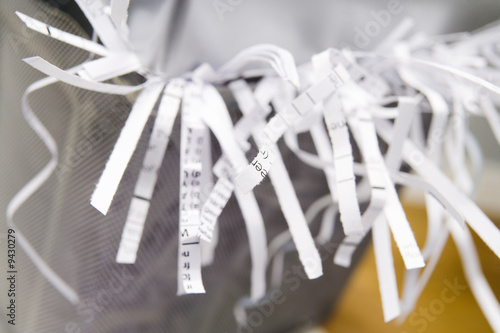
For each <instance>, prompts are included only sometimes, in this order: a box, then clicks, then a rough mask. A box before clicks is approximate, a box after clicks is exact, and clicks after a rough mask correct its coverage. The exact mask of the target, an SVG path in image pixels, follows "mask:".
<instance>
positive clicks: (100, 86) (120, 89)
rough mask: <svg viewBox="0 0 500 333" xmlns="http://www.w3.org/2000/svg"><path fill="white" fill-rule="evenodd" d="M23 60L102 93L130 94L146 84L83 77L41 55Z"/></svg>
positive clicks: (82, 87) (77, 84) (47, 72)
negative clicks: (99, 80)
mask: <svg viewBox="0 0 500 333" xmlns="http://www.w3.org/2000/svg"><path fill="white" fill-rule="evenodd" d="M23 60H24V61H25V62H26V63H27V64H28V65H30V66H32V67H33V68H35V69H37V70H39V71H40V72H42V73H44V74H46V75H48V76H52V77H55V78H56V79H58V80H59V81H62V82H64V83H67V84H69V85H72V86H75V87H78V88H81V89H86V90H90V91H97V92H100V93H106V94H114V95H128V94H130V93H133V92H135V91H138V90H141V89H142V88H144V86H145V85H144V84H140V85H137V86H121V85H116V84H110V83H100V82H92V81H88V80H85V79H82V78H81V77H79V76H76V75H73V74H71V73H69V72H67V71H64V70H62V69H60V68H58V67H56V66H54V65H52V64H51V63H49V62H47V61H46V60H44V59H42V58H40V57H30V58H24V59H23Z"/></svg>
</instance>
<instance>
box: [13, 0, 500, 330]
mask: <svg viewBox="0 0 500 333" xmlns="http://www.w3.org/2000/svg"><path fill="white" fill-rule="evenodd" d="M124 2H125V1H124ZM77 3H78V4H79V6H80V7H81V9H82V11H83V12H84V14H85V15H86V16H87V18H88V20H89V22H90V23H91V24H92V26H93V29H94V33H95V34H96V35H97V36H98V37H99V39H100V41H102V44H99V43H96V42H94V41H92V40H88V39H84V38H81V37H78V36H75V35H72V34H69V33H67V32H64V31H61V30H59V29H56V28H55V27H52V26H48V25H47V24H45V23H43V22H40V21H37V20H35V19H33V18H30V17H28V16H26V15H24V14H22V13H19V12H18V13H17V15H18V16H19V18H20V19H21V20H22V21H24V23H25V24H26V25H27V26H28V27H29V28H30V29H33V30H36V31H38V32H40V33H41V34H45V35H48V36H51V37H52V38H56V39H58V40H60V41H63V42H66V43H69V44H71V45H74V46H75V47H78V48H80V49H83V50H86V51H88V52H90V53H91V54H93V55H94V56H93V57H91V58H90V59H91V60H89V61H87V62H84V63H82V64H80V65H78V66H76V67H74V68H71V69H66V70H62V69H60V68H57V67H56V66H54V65H52V64H50V63H48V62H47V61H45V60H44V59H42V58H40V57H37V56H34V57H31V58H26V59H24V61H25V62H26V63H28V64H29V65H31V66H32V67H34V68H36V69H37V70H39V71H41V72H43V73H45V74H46V75H47V76H48V77H47V78H45V79H43V80H40V81H38V82H36V83H33V84H32V85H31V86H30V87H29V88H28V89H27V91H26V93H25V95H24V98H23V111H24V114H25V117H26V119H27V121H28V122H29V124H30V125H31V126H32V127H33V129H34V130H35V131H36V132H37V134H38V135H39V136H40V138H41V139H42V140H43V141H44V142H45V144H46V146H47V148H48V149H49V150H50V151H51V153H52V156H53V159H52V161H51V162H50V163H49V164H48V165H47V166H46V167H45V168H44V169H43V170H42V171H41V172H40V173H39V174H38V175H37V176H36V177H35V178H34V179H33V180H32V181H31V182H30V183H29V184H28V185H26V187H25V188H23V190H22V191H21V192H19V194H18V195H17V196H16V197H15V198H14V199H13V201H12V202H11V204H10V205H9V210H8V214H7V215H8V218H9V220H8V221H9V224H10V225H11V226H14V223H13V220H12V216H13V214H14V213H15V211H16V210H17V208H18V207H19V206H20V205H21V204H22V202H24V201H25V200H26V199H27V198H28V197H29V196H30V195H31V194H33V193H34V191H36V189H37V188H38V187H39V186H40V185H41V184H42V183H43V182H44V181H45V180H46V179H47V178H48V177H49V176H50V174H51V173H52V172H53V171H54V169H55V167H56V165H57V145H56V144H55V141H54V140H53V139H52V137H51V135H50V133H49V132H48V131H47V130H46V129H45V127H44V126H43V124H41V123H40V122H39V120H38V119H37V118H36V116H35V115H34V114H33V113H32V111H31V109H30V106H29V103H28V102H27V96H28V95H29V94H30V93H32V92H33V91H35V90H38V89H40V88H43V87H45V86H47V85H50V84H53V83H55V82H57V81H62V82H65V83H66V84H69V85H72V86H75V87H78V88H81V89H87V90H92V91H97V92H101V93H104V94H117V95H127V94H131V93H133V92H140V93H139V95H138V98H137V99H136V101H135V104H134V105H133V108H132V110H131V112H130V114H129V117H128V119H127V121H126V123H125V125H124V127H123V128H122V130H121V133H120V136H119V138H118V140H117V142H116V144H115V146H114V149H113V151H112V153H111V156H110V157H109V160H108V161H107V164H106V167H105V169H104V171H103V172H102V175H101V177H100V179H99V182H98V184H97V186H96V188H95V191H94V193H93V195H92V198H91V200H90V203H91V205H93V206H94V207H95V208H96V209H97V210H99V211H100V212H101V213H102V214H106V213H107V211H108V209H109V207H110V205H111V203H112V200H113V196H114V194H115V192H116V190H117V188H118V185H119V183H120V181H121V178H122V175H123V174H124V171H125V169H126V168H127V164H128V163H129V160H130V158H131V156H132V154H133V152H134V150H135V149H136V145H137V142H138V140H139V137H140V135H141V133H142V132H143V129H144V126H145V123H146V121H147V119H148V118H149V116H150V114H151V112H152V110H153V109H154V107H155V105H157V104H158V105H159V106H158V110H157V117H156V121H155V124H154V128H153V130H152V132H151V135H150V138H149V149H148V151H147V152H146V154H145V156H144V160H143V167H142V169H141V171H140V174H139V177H138V180H137V183H136V186H135V190H134V193H133V196H132V195H131V199H130V200H131V201H130V208H129V213H128V217H127V220H126V221H125V226H124V229H123V234H122V239H121V242H120V244H119V245H118V244H117V247H118V248H119V250H118V253H117V257H116V260H117V262H118V263H128V264H131V263H134V262H135V259H136V253H137V251H139V250H140V249H139V244H140V239H141V235H142V230H143V228H144V227H146V228H147V225H144V223H145V221H146V217H147V215H148V209H149V205H150V200H151V198H152V196H153V195H154V193H153V190H154V187H155V183H156V181H157V174H158V170H159V168H161V167H162V165H161V162H162V160H163V156H164V154H165V152H166V150H167V149H166V148H167V145H168V141H169V136H170V133H171V131H172V127H173V124H174V120H175V119H176V117H177V116H178V113H179V112H180V113H181V114H182V124H181V156H180V174H179V182H180V193H179V209H180V213H179V216H180V218H179V249H178V260H179V264H178V294H179V295H181V294H186V293H204V292H205V289H204V286H203V282H202V268H201V267H202V260H201V251H202V250H203V251H204V250H206V249H208V250H210V247H211V248H212V250H213V248H214V247H215V246H216V240H215V239H214V241H212V237H213V235H214V230H216V229H215V227H216V223H217V218H218V216H219V215H220V213H221V211H222V210H223V209H224V206H225V204H226V202H227V201H228V200H229V198H230V197H231V195H232V194H234V195H235V198H236V200H237V202H238V204H239V206H240V208H241V212H242V216H243V218H244V220H245V224H246V228H247V232H248V237H249V244H250V253H251V256H252V258H251V259H252V265H253V266H252V270H251V290H250V292H249V293H250V299H251V300H253V301H257V300H258V299H259V298H261V297H262V296H263V295H264V294H265V292H266V269H267V267H268V264H269V262H272V261H273V258H275V257H277V256H280V255H282V253H283V251H284V249H283V245H284V244H285V243H286V241H287V240H288V239H289V238H290V237H291V238H292V239H293V242H294V244H295V248H296V250H297V251H298V255H299V258H300V261H301V262H302V264H303V267H304V270H305V272H306V274H307V276H308V277H309V278H310V279H315V278H318V277H320V276H321V275H322V262H321V260H320V256H319V253H318V250H317V248H316V245H317V244H318V243H319V244H320V243H321V242H325V241H327V240H328V239H329V238H330V237H331V234H332V232H333V228H332V224H333V217H334V215H335V214H336V212H337V211H338V212H339V213H340V220H341V223H342V226H343V231H344V233H345V235H346V237H345V240H344V241H343V243H342V244H340V246H339V248H338V250H337V252H336V253H335V257H334V263H333V264H336V265H342V266H349V265H350V263H351V256H352V254H353V252H354V250H355V249H356V245H357V244H359V242H360V241H361V240H362V239H363V237H364V236H365V235H366V233H367V232H369V231H370V230H371V231H372V237H373V246H374V250H375V257H376V264H377V274H378V280H379V285H380V293H381V300H382V306H383V312H384V317H385V320H386V321H390V320H392V319H394V318H396V317H400V318H405V317H406V316H407V315H408V314H409V313H410V312H411V311H412V308H413V306H414V305H415V303H416V301H417V299H418V297H419V295H420V293H421V292H422V289H423V288H424V286H425V284H426V283H427V281H428V280H429V277H430V276H431V274H432V271H433V269H434V268H435V266H436V263H437V261H438V260H439V257H440V255H441V252H442V250H443V247H444V244H445V243H446V241H447V239H448V237H449V236H450V235H451V237H452V238H453V240H454V242H455V244H456V245H457V248H458V250H459V251H458V252H459V255H460V257H461V260H462V262H463V267H464V270H465V276H466V278H467V280H468V283H469V285H470V288H471V290H472V292H473V294H474V296H475V297H476V299H477V302H478V304H479V306H480V307H481V309H482V311H483V312H484V315H485V316H486V318H487V320H488V322H489V323H490V325H491V326H492V327H493V329H494V330H495V331H500V306H499V303H498V300H497V299H496V298H495V295H494V294H493V293H492V290H491V289H490V286H489V285H488V283H487V281H486V279H485V277H484V276H483V274H482V271H481V268H480V264H479V260H478V257H477V254H476V251H475V246H474V242H473V239H472V236H471V232H470V229H472V230H473V231H474V232H475V233H476V234H477V235H478V236H479V237H480V238H481V239H482V240H483V241H484V242H485V243H486V244H487V245H488V247H489V248H490V249H491V250H492V251H493V252H494V253H495V254H496V255H497V256H499V257H500V231H499V230H498V228H497V227H496V226H495V225H494V224H493V223H492V221H491V220H490V219H489V218H488V217H487V216H486V215H485V214H484V213H483V212H482V211H481V210H480V209H479V208H478V207H477V206H476V204H475V203H474V202H473V200H472V199H471V196H472V195H473V194H474V193H475V190H476V187H477V184H478V177H479V175H480V173H481V167H482V156H481V150H480V147H479V146H478V143H477V140H476V139H475V137H474V136H473V135H472V133H471V132H470V130H469V128H468V123H469V122H468V118H469V116H470V115H471V114H472V115H475V116H484V117H485V118H486V119H487V120H488V122H489V124H490V126H491V129H492V131H493V133H494V135H495V137H496V139H497V141H499V142H500V117H499V115H498V111H497V109H496V107H497V106H498V105H500V96H499V94H500V87H498V86H496V85H495V84H493V83H492V82H493V81H495V80H497V81H498V80H500V52H499V48H498V47H499V46H500V43H499V42H498V41H499V38H498V36H499V35H500V26H498V25H495V26H491V27H488V28H485V29H483V30H481V31H478V32H475V33H471V34H469V33H464V34H454V35H447V36H438V37H430V36H426V35H423V34H410V30H409V29H407V27H406V28H405V27H404V26H400V27H398V28H397V29H399V30H397V33H394V34H391V35H389V37H388V38H387V39H386V40H385V41H384V42H383V43H382V44H381V45H380V47H379V48H377V49H376V51H374V52H356V51H349V50H344V49H343V50H339V49H334V48H332V49H328V50H326V51H324V52H322V53H319V54H316V55H313V56H312V58H311V61H310V62H309V63H306V64H302V65H300V66H296V64H295V61H294V59H293V57H292V55H291V54H290V53H289V52H288V51H286V50H283V49H281V48H279V47H277V46H274V45H257V46H254V47H251V48H249V49H246V50H243V51H242V52H241V53H239V54H237V55H236V56H235V57H234V58H233V59H232V60H230V61H229V62H228V63H227V64H225V65H224V66H222V67H221V68H219V69H216V70H215V69H213V68H211V67H210V65H209V64H203V65H202V66H200V67H198V68H196V69H195V70H193V71H192V72H189V73H186V74H185V75H183V76H181V77H176V78H164V77H160V76H158V75H155V74H154V73H151V72H149V71H148V69H147V68H145V67H144V66H143V65H141V63H140V61H139V60H138V57H137V56H136V55H135V54H134V53H133V52H132V51H131V49H132V48H131V47H130V45H129V44H128V42H127V25H126V18H127V10H126V8H123V7H121V8H118V6H113V5H112V6H111V7H104V6H102V5H101V2H100V1H93V2H92V1H91V2H88V1H83V0H77ZM112 3H119V2H118V1H116V2H112ZM405 29H406V30H405ZM131 72H136V73H139V74H141V75H142V76H143V77H144V78H145V82H144V83H143V84H140V85H138V86H126V85H119V84H112V83H104V82H105V81H108V82H109V80H110V79H113V78H115V77H119V76H121V75H124V74H127V73H131ZM249 77H253V78H254V80H253V82H256V83H255V85H254V86H252V87H250V86H249V84H248V83H247V82H248V81H246V80H245V79H246V78H249ZM255 78H258V80H257V81H255ZM221 84H224V85H227V86H228V87H229V89H230V90H231V92H232V93H233V95H234V98H235V100H236V101H237V103H238V106H239V109H240V110H241V113H242V115H243V116H242V118H241V119H239V121H238V122H237V123H236V124H233V122H232V121H231V118H230V116H229V113H228V109H227V106H226V104H225V103H224V100H223V99H222V97H221V96H220V94H219V92H218V90H217V89H216V87H217V86H218V85H221ZM271 106H272V107H271ZM267 119H269V120H268V121H267ZM210 131H211V132H212V133H213V135H214V136H215V138H216V139H217V141H218V143H219V145H220V147H221V149H222V152H223V154H222V157H221V158H220V159H219V160H218V161H214V162H215V163H214V162H213V161H212V160H211V156H210V154H209V153H207V151H209V150H210V149H207V144H208V147H210V146H209V139H210ZM305 132H309V134H310V136H311V138H312V140H313V142H314V145H315V147H316V151H317V154H312V153H310V152H306V151H304V150H301V149H300V148H299V144H298V139H297V136H298V134H300V133H305ZM250 138H253V140H254V142H255V143H256V144H257V146H258V147H259V150H258V151H257V150H255V154H254V155H255V158H254V159H253V160H252V161H251V163H249V162H248V160H247V158H246V157H245V153H246V152H248V150H249V149H252V148H251V147H252V146H251V145H250V143H249V139H250ZM281 138H283V139H284V142H285V143H286V145H287V146H288V147H289V149H291V150H292V151H293V152H294V153H295V154H296V155H297V156H298V157H299V158H300V159H301V160H302V161H303V162H304V163H307V164H308V165H310V166H311V167H312V168H318V169H321V170H323V171H324V174H325V177H326V180H327V183H328V186H329V189H330V195H328V196H327V197H322V198H319V199H318V200H317V201H316V202H315V203H314V204H313V205H312V206H311V209H310V210H309V212H307V213H306V214H305V213H304V212H303V211H302V210H301V208H300V205H299V201H298V199H297V196H296V193H295V191H294V187H293V179H290V177H289V176H288V173H287V171H286V167H285V164H284V162H283V160H282V157H281V155H280V151H279V150H278V147H277V145H276V142H277V141H278V140H280V139H281ZM379 140H382V141H384V142H386V143H387V145H388V148H387V150H386V151H384V153H382V152H381V150H380V147H379ZM353 141H355V142H356V145H357V147H358V148H359V152H360V155H361V161H359V162H355V160H354V158H353V148H352V146H351V142H353ZM403 163H405V164H407V165H408V166H409V169H410V170H411V172H404V171H401V170H402V169H401V166H402V164H403ZM406 169H408V168H406ZM213 175H215V177H216V179H217V180H216V182H215V184H214V185H212V184H213V183H212V180H211V179H212V178H213ZM357 176H361V177H357ZM266 177H269V178H270V181H271V183H272V185H273V187H274V189H275V193H276V195H277V197H278V200H279V203H280V207H276V209H281V210H282V212H283V215H284V216H285V218H286V220H287V223H288V226H289V233H288V234H287V235H280V237H277V238H275V239H274V240H273V241H272V242H270V243H269V244H268V242H267V240H266V234H265V228H264V223H265V221H264V220H263V218H262V214H261V213H260V211H259V206H258V204H257V202H256V200H255V196H254V195H253V188H254V187H256V186H258V185H259V183H260V182H261V181H262V180H263V179H264V178H266ZM396 184H400V185H403V186H411V187H414V188H417V189H419V190H421V191H423V193H425V204H426V208H427V215H428V232H427V237H426V242H425V246H424V247H423V248H422V249H420V248H419V247H418V245H417V242H416V241H415V238H414V235H413V232H412V230H411V227H410V224H409V223H408V220H407V218H406V216H405V212H404V210H403V208H402V206H401V203H400V201H399V199H398V194H397V192H396V189H395V185H396ZM361 201H368V202H369V205H368V208H367V209H366V210H364V212H362V213H361V212H360V208H359V204H358V202H361ZM321 212H322V213H323V214H324V216H323V222H322V223H323V225H322V226H321V230H322V231H321V232H320V235H319V236H318V237H316V238H313V236H312V235H311V232H310V230H309V227H308V223H309V222H310V221H311V219H312V218H314V216H315V215H317V214H319V213H321ZM313 215H314V216H313ZM391 234H392V237H393V238H394V240H395V242H396V244H397V246H398V249H399V253H400V255H401V256H402V258H403V260H404V263H405V266H406V268H407V270H408V271H407V273H406V275H405V284H404V290H403V291H402V292H401V294H402V295H403V297H402V299H400V297H399V294H400V293H399V292H398V288H397V283H396V277H395V270H394V266H393V257H392V249H391V236H390V235H391ZM287 236H288V238H287ZM20 238H21V239H20V242H21V245H22V246H23V247H24V248H25V249H26V252H27V253H28V255H29V256H30V258H31V259H32V260H33V262H34V263H35V265H37V267H38V268H39V269H40V271H41V272H42V273H43V274H44V275H45V276H46V277H47V279H48V280H49V281H50V282H51V283H52V284H53V285H54V287H55V288H57V289H58V290H59V291H60V292H61V293H62V294H63V295H64V296H65V297H66V298H67V299H69V300H70V301H71V302H73V303H76V302H78V295H77V294H76V293H75V291H74V290H73V289H71V287H69V286H68V285H67V284H66V283H65V282H64V281H63V280H62V279H61V278H60V277H59V276H58V275H57V274H56V273H55V272H54V271H53V270H52V269H51V268H50V267H48V265H47V264H46V263H45V262H44V261H43V260H42V259H41V257H40V256H39V255H38V254H37V253H36V251H34V250H33V248H31V246H30V244H29V242H28V241H26V240H25V239H24V237H20ZM200 240H202V242H201V241H200ZM202 244H205V245H206V246H202ZM207 244H208V245H207ZM185 253H190V255H189V256H186V255H185ZM186 263H187V264H186ZM185 267H189V272H190V276H189V279H186V275H185V272H184V271H183V270H184V269H185ZM280 274H281V273H280V271H279V269H278V270H276V269H274V270H273V281H280V279H281V277H280V276H279V275H280ZM278 283H279V282H278Z"/></svg>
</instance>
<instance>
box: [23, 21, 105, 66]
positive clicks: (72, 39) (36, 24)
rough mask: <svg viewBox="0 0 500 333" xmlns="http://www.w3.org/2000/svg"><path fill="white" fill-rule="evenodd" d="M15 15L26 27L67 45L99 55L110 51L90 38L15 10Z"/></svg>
mask: <svg viewBox="0 0 500 333" xmlns="http://www.w3.org/2000/svg"><path fill="white" fill-rule="evenodd" d="M16 15H17V16H19V18H20V19H21V20H22V21H23V22H24V23H25V24H26V26H27V27H28V28H30V29H32V30H34V31H36V32H39V33H41V34H44V35H46V36H49V37H52V38H54V39H57V40H59V41H61V42H64V43H67V44H69V45H73V46H75V47H78V48H79V49H82V50H85V51H88V52H90V53H95V54H98V55H100V56H107V55H109V53H110V52H109V51H108V50H107V49H106V48H105V47H104V46H102V45H100V44H97V43H95V42H93V41H91V40H88V39H85V38H83V37H80V36H76V35H73V34H70V33H68V32H65V31H62V30H60V29H57V28H54V27H52V26H50V25H48V24H46V23H43V22H40V21H38V20H36V19H34V18H32V17H30V16H28V15H25V14H23V13H21V12H17V11H16Z"/></svg>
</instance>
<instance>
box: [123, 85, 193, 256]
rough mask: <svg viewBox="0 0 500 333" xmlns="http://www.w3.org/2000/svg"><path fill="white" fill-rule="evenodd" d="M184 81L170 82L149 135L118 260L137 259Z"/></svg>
mask: <svg viewBox="0 0 500 333" xmlns="http://www.w3.org/2000/svg"><path fill="white" fill-rule="evenodd" d="M183 85H184V81H183V80H175V79H174V80H172V81H170V82H169V83H168V85H167V87H166V88H165V90H164V92H163V96H162V99H161V102H160V106H159V109H158V114H157V116H156V120H155V124H154V126H153V130H152V132H151V137H150V138H149V145H148V150H147V152H146V154H145V155H144V159H143V161H142V167H141V171H140V172H139V177H138V178H137V182H136V183H135V189H134V197H133V198H132V202H131V204H130V208H129V212H128V215H127V220H126V222H125V226H124V229H123V233H122V238H121V241H120V246H119V249H118V254H117V256H116V262H117V263H122V264H133V263H135V259H136V255H137V250H138V249H139V243H140V240H141V236H142V231H143V228H144V223H145V222H146V218H147V215H148V210H149V203H150V200H151V199H152V197H153V191H154V188H155V185H156V181H157V179H158V172H159V170H160V167H161V163H162V162H163V157H164V156H165V151H166V149H167V145H168V142H169V139H170V134H171V132H172V127H173V125H174V122H175V118H176V116H177V112H178V110H179V106H180V103H181V100H180V99H181V97H182V89H183ZM143 202H144V204H143ZM146 203H147V205H146ZM141 204H143V205H145V206H144V207H142V209H139V208H138V207H137V205H141ZM130 230H133V231H134V233H135V235H137V237H136V238H134V239H133V242H131V240H130V237H128V234H129V233H130V232H131V231H130Z"/></svg>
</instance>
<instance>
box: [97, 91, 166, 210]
mask: <svg viewBox="0 0 500 333" xmlns="http://www.w3.org/2000/svg"><path fill="white" fill-rule="evenodd" d="M163 86H164V84H163V83H155V84H152V85H150V86H147V87H146V88H145V89H144V90H143V91H142V92H141V94H140V95H139V97H138V98H137V100H136V102H135V104H134V106H133V107H132V111H130V114H129V116H128V118H127V121H126V122H125V126H124V127H123V128H122V130H121V132H120V136H119V137H118V140H117V141H116V144H115V146H114V148H113V151H112V152H111V155H110V157H109V160H108V162H107V163H106V167H105V168H104V171H103V173H102V174H101V177H100V178H99V182H98V183H97V186H96V188H95V190H94V193H93V194H92V198H91V199H90V204H91V205H92V206H94V207H95V208H96V209H97V210H98V211H100V212H101V213H102V214H104V215H106V214H107V212H108V209H109V206H110V205H111V202H112V201H113V197H114V195H115V193H116V190H117V189H118V185H119V184H120V181H121V179H122V176H123V173H124V172H125V169H126V168H127V165H128V162H129V161H130V158H131V157H132V154H133V153H134V151H135V147H136V146H137V143H138V141H139V138H140V137H141V134H142V131H143V129H144V126H145V125H146V121H147V120H148V118H149V115H150V114H151V111H152V110H153V107H154V106H155V104H156V101H157V100H158V97H159V96H160V94H161V91H162V90H163Z"/></svg>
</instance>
